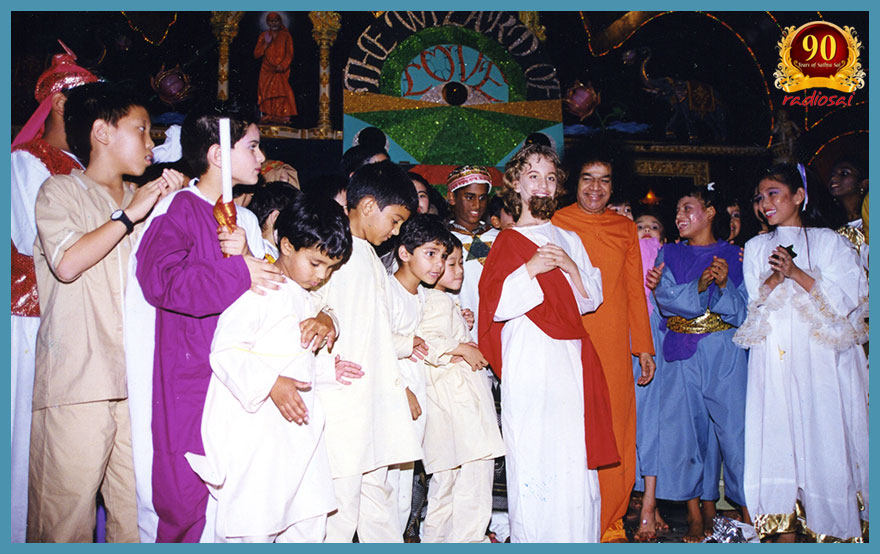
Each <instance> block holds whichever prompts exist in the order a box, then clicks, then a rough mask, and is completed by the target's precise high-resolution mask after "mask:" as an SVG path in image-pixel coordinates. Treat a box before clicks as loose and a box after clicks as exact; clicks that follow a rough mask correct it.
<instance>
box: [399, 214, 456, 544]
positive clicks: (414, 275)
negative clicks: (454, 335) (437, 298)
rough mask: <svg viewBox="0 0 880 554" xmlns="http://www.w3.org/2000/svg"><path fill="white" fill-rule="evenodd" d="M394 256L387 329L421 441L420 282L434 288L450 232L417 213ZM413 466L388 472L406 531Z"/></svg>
mask: <svg viewBox="0 0 880 554" xmlns="http://www.w3.org/2000/svg"><path fill="white" fill-rule="evenodd" d="M398 241H399V245H398V247H397V251H396V252H395V255H396V257H397V260H398V269H397V271H396V272H395V273H394V275H392V276H389V277H388V300H389V304H388V305H389V307H390V308H391V330H392V332H393V333H394V345H395V349H396V350H397V358H398V359H397V363H398V367H399V369H400V376H401V377H402V378H403V382H404V385H406V397H407V400H408V401H409V406H410V413H411V414H412V420H413V424H414V426H415V430H416V437H417V439H418V441H419V444H422V441H423V440H424V438H425V413H424V412H425V366H424V364H423V362H422V359H423V358H424V357H425V353H426V352H427V348H426V346H425V341H424V340H423V339H422V338H421V337H419V336H418V335H417V334H416V328H417V327H418V325H419V322H420V321H421V319H422V310H423V309H424V305H425V296H424V289H423V288H422V287H421V286H420V285H421V284H422V283H424V284H426V285H429V286H432V285H434V283H436V282H437V279H439V278H440V275H442V274H443V267H444V264H445V262H446V256H447V255H448V254H449V252H450V251H451V249H452V234H451V233H450V232H449V231H448V230H447V229H446V225H444V224H443V221H442V220H441V219H440V218H438V217H437V216H434V215H430V214H415V215H413V216H412V217H410V218H409V219H408V220H407V221H406V223H404V224H403V226H401V228H400V237H399V239H398ZM413 473H414V464H413V462H408V463H406V464H399V465H397V466H394V467H393V468H392V469H390V470H389V482H390V483H391V485H392V487H393V488H394V489H395V490H396V491H397V494H396V498H397V502H398V512H399V514H400V524H401V527H402V528H403V529H404V530H406V525H407V522H408V521H409V519H410V512H411V508H412V489H413Z"/></svg>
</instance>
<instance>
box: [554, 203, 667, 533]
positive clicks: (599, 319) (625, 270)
mask: <svg viewBox="0 0 880 554" xmlns="http://www.w3.org/2000/svg"><path fill="white" fill-rule="evenodd" d="M552 221H553V224H555V225H558V226H559V227H562V228H563V229H568V230H570V231H574V232H575V233H577V234H578V236H579V237H580V238H581V241H583V243H584V248H585V249H586V250H587V254H589V255H590V261H591V262H592V263H593V265H594V266H596V267H598V268H599V270H600V271H601V272H602V295H603V297H604V299H605V300H604V302H602V305H601V306H599V309H598V310H596V311H595V312H592V313H589V314H586V315H584V316H583V321H584V328H586V330H587V332H588V333H589V334H590V338H591V339H592V341H593V345H594V346H595V347H596V351H597V352H598V354H599V360H600V361H601V362H602V369H603V371H604V372H605V381H606V382H607V383H608V392H609V394H610V396H611V422H612V426H613V428H614V437H615V440H616V441H617V451H618V452H619V453H620V458H621V463H620V464H617V465H612V466H608V467H605V468H599V489H600V491H601V494H602V541H603V542H608V541H612V540H615V539H621V538H622V539H624V540H626V533H625V532H624V529H623V516H624V515H625V514H626V510H627V507H628V506H629V497H630V493H631V492H632V488H633V484H634V483H635V466H636V397H635V383H634V382H633V366H632V364H633V360H632V355H631V354H636V353H639V352H649V353H651V354H653V353H654V343H653V341H652V340H651V326H650V322H649V319H648V306H647V301H646V299H645V286H644V283H643V282H642V278H643V273H642V256H641V250H640V248H639V239H638V233H637V232H636V226H635V223H633V222H632V221H631V220H629V219H628V218H626V217H624V216H622V215H618V214H617V213H615V212H613V211H611V210H605V212H604V213H602V214H599V215H592V214H588V213H586V212H584V211H583V210H581V209H580V207H578V205H577V204H572V205H570V206H567V207H565V208H562V209H561V210H559V211H557V212H556V215H554V216H553V220H552ZM630 345H632V347H630Z"/></svg>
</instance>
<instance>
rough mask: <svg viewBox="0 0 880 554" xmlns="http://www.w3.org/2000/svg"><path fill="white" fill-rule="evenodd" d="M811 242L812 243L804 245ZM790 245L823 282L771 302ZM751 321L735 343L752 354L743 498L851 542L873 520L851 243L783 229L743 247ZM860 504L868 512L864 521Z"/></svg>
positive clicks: (860, 297)
mask: <svg viewBox="0 0 880 554" xmlns="http://www.w3.org/2000/svg"><path fill="white" fill-rule="evenodd" d="M807 237H808V238H809V240H807ZM777 245H781V246H788V245H792V246H793V248H794V251H795V253H796V254H797V257H796V258H795V259H794V262H795V264H796V265H797V266H798V267H800V268H801V269H803V270H804V271H806V272H807V273H808V274H810V275H811V276H812V277H813V278H814V279H816V282H815V284H814V285H813V288H812V290H811V292H809V293H808V292H806V291H805V290H804V289H803V288H802V287H801V286H800V285H798V284H797V283H795V282H794V281H793V280H792V279H786V280H785V281H784V282H783V283H782V284H781V285H779V286H777V287H776V288H775V289H774V290H773V291H772V292H768V291H769V287H766V286H763V282H764V281H765V280H766V278H767V277H768V276H769V275H770V271H771V270H770V266H769V264H768V261H767V260H768V258H769V256H770V254H771V253H772V251H773V250H774V249H775V248H776V246H777ZM743 271H744V277H745V284H746V288H747V290H748V293H749V299H750V302H749V313H748V318H747V319H746V321H745V323H743V325H742V326H741V327H740V328H739V330H738V331H737V333H736V335H735V338H734V340H735V342H737V343H738V344H739V345H741V346H743V347H745V348H750V349H751V351H750V353H749V380H748V389H747V395H746V436H745V442H746V444H745V477H744V482H745V495H746V502H747V505H748V508H749V511H750V512H751V513H752V517H753V518H756V523H757V527H758V530H759V531H763V532H765V533H773V532H774V527H773V525H770V524H767V525H764V526H762V516H765V515H784V516H788V515H791V514H793V513H794V512H795V503H796V502H800V503H801V505H802V507H803V510H804V513H805V515H806V521H805V522H804V523H805V527H806V528H807V529H809V530H810V531H812V532H814V533H817V534H820V535H828V536H831V537H837V538H839V539H844V540H846V539H852V538H859V537H861V528H860V519H864V520H865V521H867V520H868V372H867V362H866V359H865V353H864V350H863V349H862V346H861V344H862V343H864V342H865V341H866V340H867V338H868V334H867V328H866V325H865V321H864V318H865V317H866V316H867V309H868V301H867V294H868V289H867V281H866V279H865V274H864V272H863V271H862V269H861V266H860V264H859V260H858V257H857V254H856V253H855V251H854V250H853V249H852V248H851V246H850V244H849V242H848V241H847V240H846V239H844V238H843V237H841V236H839V235H837V234H836V233H834V232H833V231H831V230H829V229H808V230H807V231H806V234H805V231H804V230H803V229H801V228H799V227H780V228H778V229H777V230H776V231H775V232H771V233H767V234H764V235H758V236H757V237H755V238H753V239H751V240H750V241H749V242H748V243H746V247H745V257H744V263H743ZM859 498H860V499H861V503H863V505H864V511H862V512H860V511H859Z"/></svg>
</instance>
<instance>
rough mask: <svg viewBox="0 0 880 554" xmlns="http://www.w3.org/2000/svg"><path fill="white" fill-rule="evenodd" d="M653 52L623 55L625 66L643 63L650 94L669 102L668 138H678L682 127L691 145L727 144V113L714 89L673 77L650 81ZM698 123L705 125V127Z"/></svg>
mask: <svg viewBox="0 0 880 554" xmlns="http://www.w3.org/2000/svg"><path fill="white" fill-rule="evenodd" d="M650 59H651V50H650V49H649V48H646V47H642V48H638V49H633V50H628V51H627V52H626V53H624V54H623V63H624V65H635V64H636V63H639V78H640V80H641V82H642V86H643V87H644V90H645V91H646V92H649V93H651V94H656V95H658V96H659V97H660V98H662V99H664V100H666V101H667V102H668V103H669V106H670V108H671V110H672V114H671V115H670V117H669V120H668V121H667V122H666V138H667V139H669V140H675V139H676V138H678V136H679V133H680V132H681V130H682V127H683V128H684V130H685V131H686V132H687V140H688V142H689V143H696V142H700V141H701V139H702V138H704V137H706V138H709V139H710V140H711V142H715V143H726V142H727V109H726V107H725V106H724V104H723V103H722V102H721V99H720V98H719V96H718V92H717V91H716V90H715V88H714V87H712V86H711V85H708V84H706V83H701V82H699V81H691V80H687V81H683V80H679V79H673V78H672V77H659V78H649V77H648V72H647V69H646V67H647V65H648V60H650ZM698 122H702V128H703V129H701V124H700V123H698Z"/></svg>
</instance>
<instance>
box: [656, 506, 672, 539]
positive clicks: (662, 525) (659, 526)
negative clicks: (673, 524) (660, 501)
mask: <svg viewBox="0 0 880 554" xmlns="http://www.w3.org/2000/svg"><path fill="white" fill-rule="evenodd" d="M654 521H655V522H656V523H655V524H654V528H655V529H656V530H657V531H658V532H660V533H662V532H664V531H669V524H668V523H666V520H665V519H663V517H662V516H661V515H660V509H659V508H655V509H654Z"/></svg>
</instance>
